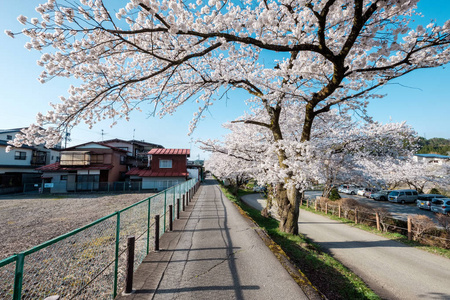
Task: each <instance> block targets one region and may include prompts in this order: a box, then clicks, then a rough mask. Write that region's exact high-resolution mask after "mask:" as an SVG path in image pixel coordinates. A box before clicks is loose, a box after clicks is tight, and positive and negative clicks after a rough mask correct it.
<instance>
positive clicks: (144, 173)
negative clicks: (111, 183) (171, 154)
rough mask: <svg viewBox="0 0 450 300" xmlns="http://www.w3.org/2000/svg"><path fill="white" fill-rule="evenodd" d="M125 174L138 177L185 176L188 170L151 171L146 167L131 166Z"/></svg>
mask: <svg viewBox="0 0 450 300" xmlns="http://www.w3.org/2000/svg"><path fill="white" fill-rule="evenodd" d="M126 175H134V176H139V177H186V176H188V175H189V173H188V172H176V171H175V172H174V171H153V170H150V169H147V168H145V169H144V168H133V169H131V170H130V171H128V172H127V173H126Z"/></svg>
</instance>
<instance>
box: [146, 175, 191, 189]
mask: <svg viewBox="0 0 450 300" xmlns="http://www.w3.org/2000/svg"><path fill="white" fill-rule="evenodd" d="M185 181H186V179H185V178H184V177H143V178H142V189H143V190H145V189H157V190H158V191H162V190H165V189H167V188H169V187H171V186H174V185H177V184H179V183H182V182H185Z"/></svg>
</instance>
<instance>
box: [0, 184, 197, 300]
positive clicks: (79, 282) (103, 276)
mask: <svg viewBox="0 0 450 300" xmlns="http://www.w3.org/2000/svg"><path fill="white" fill-rule="evenodd" d="M196 184H197V180H196V179H192V180H189V181H186V182H183V183H181V184H179V185H176V186H173V187H171V188H169V189H167V190H165V191H162V192H160V193H159V194H156V195H154V196H152V197H149V198H147V199H144V200H142V201H140V202H138V203H135V204H134V205H131V206H129V207H127V208H125V209H122V210H120V211H117V212H116V213H113V214H110V215H108V216H106V217H103V218H101V219H98V220H97V221H94V222H92V223H91V224H88V225H86V226H84V227H82V228H79V229H76V230H74V231H72V232H69V233H67V234H65V235H62V236H60V237H57V238H55V239H52V240H50V241H47V242H45V243H43V244H41V245H39V246H36V247H34V248H31V249H29V250H27V251H24V252H21V253H19V254H16V255H13V256H11V257H9V258H6V259H4V260H2V261H0V299H5V300H8V299H15V300H16V299H17V300H18V299H45V298H46V297H49V296H54V295H59V296H60V298H61V299H75V298H76V299H114V298H115V297H116V295H117V293H118V291H120V290H121V289H122V288H123V286H124V284H125V275H126V274H125V271H126V270H125V268H126V248H127V237H129V236H135V238H136V244H135V260H134V269H136V268H137V267H138V266H139V265H140V264H141V262H142V261H143V259H144V258H145V257H146V256H147V255H148V253H149V252H150V251H152V250H153V247H154V246H153V243H152V242H151V241H153V240H154V238H155V236H154V230H152V229H153V228H154V226H155V216H156V215H160V217H161V218H160V232H159V235H160V236H161V235H162V234H163V233H164V232H165V231H166V223H168V221H169V219H168V218H169V215H170V214H169V205H172V206H171V207H172V209H174V208H175V203H176V199H181V198H182V196H183V195H184V194H185V193H187V192H188V191H190V190H192V188H193V187H194V185H196ZM174 215H175V214H172V218H174Z"/></svg>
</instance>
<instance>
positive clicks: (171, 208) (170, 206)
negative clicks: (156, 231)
mask: <svg viewBox="0 0 450 300" xmlns="http://www.w3.org/2000/svg"><path fill="white" fill-rule="evenodd" d="M172 217H173V206H172V204H170V205H169V231H173V219H172Z"/></svg>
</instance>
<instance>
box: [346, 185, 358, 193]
mask: <svg viewBox="0 0 450 300" xmlns="http://www.w3.org/2000/svg"><path fill="white" fill-rule="evenodd" d="M360 189H361V187H360V186H350V187H349V188H348V189H347V190H345V191H344V193H346V194H349V195H356V193H357V192H358V190H360Z"/></svg>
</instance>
